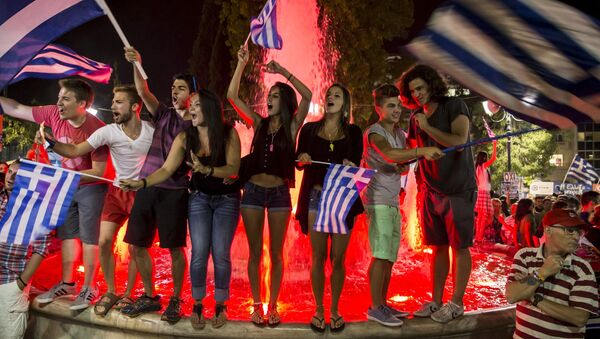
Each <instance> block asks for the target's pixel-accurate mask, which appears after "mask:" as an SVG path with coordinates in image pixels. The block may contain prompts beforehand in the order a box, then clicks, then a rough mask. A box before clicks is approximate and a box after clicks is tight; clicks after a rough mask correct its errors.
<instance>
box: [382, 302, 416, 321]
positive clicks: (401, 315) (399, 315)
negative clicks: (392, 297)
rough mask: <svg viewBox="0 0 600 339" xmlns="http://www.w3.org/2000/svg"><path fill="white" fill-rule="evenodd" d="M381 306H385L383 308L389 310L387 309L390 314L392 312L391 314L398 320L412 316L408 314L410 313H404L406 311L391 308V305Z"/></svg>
mask: <svg viewBox="0 0 600 339" xmlns="http://www.w3.org/2000/svg"><path fill="white" fill-rule="evenodd" d="M381 306H383V307H385V308H387V309H388V311H389V312H390V313H391V314H392V315H393V316H394V317H396V318H398V319H400V318H406V317H408V316H409V315H410V313H408V312H404V311H400V310H397V309H395V308H393V307H391V306H389V305H386V304H383V305H381Z"/></svg>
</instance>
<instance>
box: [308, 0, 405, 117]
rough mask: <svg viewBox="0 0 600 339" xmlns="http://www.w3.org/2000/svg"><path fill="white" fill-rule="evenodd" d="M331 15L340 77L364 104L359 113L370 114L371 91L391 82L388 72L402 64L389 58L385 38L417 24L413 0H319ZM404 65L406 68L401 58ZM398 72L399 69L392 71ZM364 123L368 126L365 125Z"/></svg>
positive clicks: (330, 29)
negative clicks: (414, 21)
mask: <svg viewBox="0 0 600 339" xmlns="http://www.w3.org/2000/svg"><path fill="white" fill-rule="evenodd" d="M318 3H319V5H320V7H321V10H322V11H323V12H324V14H325V16H326V17H327V18H328V23H327V35H328V40H329V42H330V43H329V46H330V47H331V48H335V49H337V51H339V56H340V58H339V61H338V65H337V71H336V80H337V81H338V82H341V83H342V84H344V85H346V86H347V87H348V88H349V89H350V91H351V92H352V99H353V100H354V102H356V103H361V104H364V106H358V107H357V106H356V105H355V108H354V112H353V114H354V116H355V120H361V119H356V117H358V116H363V117H365V116H366V117H368V116H369V115H370V114H371V112H372V111H373V108H372V105H371V102H372V98H371V92H372V90H373V89H374V88H375V87H376V85H377V84H378V83H382V82H390V81H393V79H390V77H389V76H388V74H390V71H392V70H397V68H398V66H399V65H398V64H396V65H393V63H390V62H388V61H387V60H386V59H387V57H388V56H389V55H388V52H386V51H385V50H384V49H383V44H384V41H385V40H389V39H391V38H393V37H404V36H406V33H407V30H408V28H409V27H410V26H411V25H412V24H413V2H412V1H411V0H378V1H364V0H319V1H318ZM400 61H403V62H401V63H400V64H401V66H403V67H404V68H406V66H407V65H405V64H404V63H405V62H404V61H410V59H404V58H403V59H400ZM392 74H395V75H397V74H398V73H392ZM363 127H364V126H363Z"/></svg>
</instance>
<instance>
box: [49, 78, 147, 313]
mask: <svg viewBox="0 0 600 339" xmlns="http://www.w3.org/2000/svg"><path fill="white" fill-rule="evenodd" d="M113 93H114V97H113V101H112V106H111V109H112V111H113V119H114V121H115V122H114V123H113V124H110V125H107V126H104V127H102V128H100V129H99V130H97V131H96V132H94V133H93V134H92V135H91V136H90V137H89V138H88V139H87V140H86V141H84V142H82V143H79V144H77V145H72V144H64V143H61V142H58V141H52V140H48V142H49V143H50V146H51V148H52V149H53V150H54V152H56V153H58V154H60V155H62V156H64V157H68V158H74V157H78V156H81V155H83V154H87V153H89V152H92V151H93V150H95V149H98V148H99V147H101V146H103V145H107V146H108V148H109V150H110V156H111V158H112V160H113V165H114V168H115V172H116V178H115V182H114V184H113V185H111V186H110V187H109V189H108V193H107V194H106V199H105V200H104V208H103V209H102V217H101V220H102V222H101V224H100V240H99V247H100V266H101V267H102V272H103V273H104V279H105V281H106V285H107V289H108V290H107V291H106V293H105V294H104V295H103V296H102V298H100V301H98V303H96V306H95V307H94V312H95V313H96V314H97V315H99V316H105V315H106V313H107V312H108V311H109V310H110V309H111V308H112V307H113V305H114V304H115V303H116V302H117V301H118V300H119V297H117V295H116V294H115V292H116V290H115V274H114V269H115V257H114V252H113V245H114V244H113V243H114V239H115V235H116V232H117V230H118V229H119V228H120V227H121V226H122V225H123V223H124V222H125V220H127V219H128V218H129V214H130V211H131V206H132V205H133V200H134V197H135V192H124V191H122V190H121V189H120V188H119V186H118V182H119V180H121V179H138V178H139V176H140V171H141V169H142V165H143V164H144V161H145V160H146V154H147V153H148V149H149V148H150V144H151V142H152V134H153V133H154V127H152V125H151V124H150V123H149V122H147V121H141V120H140V117H139V114H140V111H141V110H142V99H141V98H140V97H139V96H138V94H137V92H136V90H135V88H134V87H133V86H132V85H126V86H118V87H115V88H114V90H113ZM136 274H137V269H136V265H135V260H131V261H130V263H129V276H128V283H127V290H126V292H125V295H124V297H129V295H130V293H131V290H132V289H133V285H134V283H135V276H136Z"/></svg>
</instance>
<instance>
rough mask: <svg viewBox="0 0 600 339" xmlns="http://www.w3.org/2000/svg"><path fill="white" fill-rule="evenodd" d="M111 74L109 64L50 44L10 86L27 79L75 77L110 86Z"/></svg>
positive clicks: (24, 68)
mask: <svg viewBox="0 0 600 339" xmlns="http://www.w3.org/2000/svg"><path fill="white" fill-rule="evenodd" d="M111 73H112V68H111V67H110V66H108V65H107V64H103V63H101V62H97V61H94V60H92V59H88V58H86V57H84V56H81V55H79V54H77V53H76V52H75V51H73V50H71V49H70V48H67V47H64V46H60V45H56V44H50V45H48V46H46V47H44V48H43V49H42V50H41V51H40V52H39V53H38V54H37V55H36V56H35V57H33V59H31V60H30V61H29V63H27V65H25V67H23V68H22V69H21V71H20V72H19V73H18V74H17V75H16V76H15V77H14V79H12V80H11V81H10V82H9V84H14V83H15V82H18V81H21V80H23V79H26V78H41V79H62V78H67V77H70V76H75V75H79V76H81V77H84V78H87V79H90V80H92V81H95V82H100V83H104V84H108V81H109V80H110V75H111Z"/></svg>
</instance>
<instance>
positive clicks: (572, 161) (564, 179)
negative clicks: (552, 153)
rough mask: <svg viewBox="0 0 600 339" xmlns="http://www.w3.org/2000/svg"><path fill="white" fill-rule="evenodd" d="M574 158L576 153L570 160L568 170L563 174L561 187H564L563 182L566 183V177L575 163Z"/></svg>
mask: <svg viewBox="0 0 600 339" xmlns="http://www.w3.org/2000/svg"><path fill="white" fill-rule="evenodd" d="M576 157H577V153H575V155H574V156H573V159H572V160H571V164H570V165H569V168H567V173H565V177H564V178H563V182H562V184H561V186H564V184H565V181H567V176H568V175H569V171H570V170H571V166H573V163H574V162H575V158H576Z"/></svg>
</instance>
